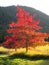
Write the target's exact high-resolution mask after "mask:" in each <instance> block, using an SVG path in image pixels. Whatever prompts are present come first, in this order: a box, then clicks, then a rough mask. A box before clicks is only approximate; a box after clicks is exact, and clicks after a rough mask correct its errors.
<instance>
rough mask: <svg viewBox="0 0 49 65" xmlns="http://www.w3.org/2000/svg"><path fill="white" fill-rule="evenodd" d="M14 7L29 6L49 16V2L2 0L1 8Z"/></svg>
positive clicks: (40, 0) (46, 0)
mask: <svg viewBox="0 0 49 65" xmlns="http://www.w3.org/2000/svg"><path fill="white" fill-rule="evenodd" d="M12 5H16V6H17V5H22V6H29V7H32V8H35V9H37V10H40V11H42V12H43V13H45V14H47V15H49V0H0V6H3V7H6V6H12Z"/></svg>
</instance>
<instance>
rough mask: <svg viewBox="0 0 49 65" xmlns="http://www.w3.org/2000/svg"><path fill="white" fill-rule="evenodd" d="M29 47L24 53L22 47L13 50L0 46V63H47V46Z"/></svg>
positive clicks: (18, 64) (14, 64) (43, 64)
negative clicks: (15, 50)
mask: <svg viewBox="0 0 49 65" xmlns="http://www.w3.org/2000/svg"><path fill="white" fill-rule="evenodd" d="M31 49H32V50H29V51H28V53H26V52H25V51H26V50H25V49H22V48H21V49H18V50H17V52H13V51H14V49H5V48H3V47H0V65H49V46H47V45H46V46H44V47H43V46H42V47H36V48H35V49H33V48H31ZM9 50H10V54H8V51H9ZM22 52H23V53H22ZM14 53H15V54H14Z"/></svg>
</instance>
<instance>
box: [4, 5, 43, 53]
mask: <svg viewBox="0 0 49 65" xmlns="http://www.w3.org/2000/svg"><path fill="white" fill-rule="evenodd" d="M16 16H17V17H18V20H17V21H16V23H15V22H12V23H11V24H9V29H8V30H7V32H8V33H9V34H11V35H10V36H7V37H6V41H5V42H4V43H3V44H4V45H6V47H7V48H15V49H17V48H20V47H26V52H27V51H28V46H29V45H32V44H33V42H35V41H36V42H37V41H38V40H36V35H35V32H36V30H39V29H42V27H41V26H39V23H40V20H34V17H35V16H36V14H35V13H34V14H33V15H31V14H30V12H28V11H26V10H24V9H23V8H22V7H20V6H17V13H16ZM34 40H35V41H34Z"/></svg>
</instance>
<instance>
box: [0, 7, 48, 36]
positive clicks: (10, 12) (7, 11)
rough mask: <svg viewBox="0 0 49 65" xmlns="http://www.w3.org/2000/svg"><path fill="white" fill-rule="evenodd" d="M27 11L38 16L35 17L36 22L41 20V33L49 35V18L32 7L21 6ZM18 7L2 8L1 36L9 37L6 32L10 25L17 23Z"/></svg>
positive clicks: (0, 12)
mask: <svg viewBox="0 0 49 65" xmlns="http://www.w3.org/2000/svg"><path fill="white" fill-rule="evenodd" d="M21 7H22V8H24V9H25V10H26V11H29V12H30V13H31V14H34V13H36V14H37V16H36V17H35V19H36V20H38V19H40V20H41V22H40V24H39V25H40V26H42V27H43V29H42V30H39V31H40V32H47V33H49V16H48V15H46V14H44V13H42V12H40V11H38V10H36V9H34V8H31V7H26V6H21ZM16 13H17V10H16V6H9V7H0V36H4V35H7V33H6V30H7V29H8V24H9V23H11V22H12V21H15V22H16V21H17V19H16V18H17V17H16Z"/></svg>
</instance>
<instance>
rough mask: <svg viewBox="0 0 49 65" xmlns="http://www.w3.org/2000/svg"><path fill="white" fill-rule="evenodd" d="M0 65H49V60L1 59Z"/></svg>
mask: <svg viewBox="0 0 49 65" xmlns="http://www.w3.org/2000/svg"><path fill="white" fill-rule="evenodd" d="M0 65H49V59H45V60H42V59H40V60H39V59H38V60H37V59H36V60H29V59H23V58H14V59H12V58H11V59H10V58H8V57H2V58H1V57H0Z"/></svg>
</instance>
